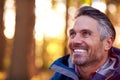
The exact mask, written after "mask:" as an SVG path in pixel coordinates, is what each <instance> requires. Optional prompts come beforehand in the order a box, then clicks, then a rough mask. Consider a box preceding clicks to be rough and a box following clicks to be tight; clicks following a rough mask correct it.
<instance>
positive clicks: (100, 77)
mask: <svg viewBox="0 0 120 80" xmlns="http://www.w3.org/2000/svg"><path fill="white" fill-rule="evenodd" d="M110 55H114V57H116V58H117V61H116V63H117V64H115V65H116V68H115V69H114V70H108V71H107V75H106V74H105V75H104V74H103V73H104V72H102V74H100V73H99V72H98V73H97V72H96V74H95V75H94V76H92V77H91V79H90V80H120V49H118V48H115V47H112V48H111V50H110ZM50 69H52V70H54V71H55V72H54V75H53V76H52V77H51V78H50V80H82V79H80V78H79V77H78V75H77V73H76V72H75V69H74V65H73V64H72V62H71V58H70V55H66V56H63V57H61V58H59V59H57V60H56V61H55V62H53V64H51V66H50ZM111 71H112V75H111ZM108 75H111V76H108Z"/></svg>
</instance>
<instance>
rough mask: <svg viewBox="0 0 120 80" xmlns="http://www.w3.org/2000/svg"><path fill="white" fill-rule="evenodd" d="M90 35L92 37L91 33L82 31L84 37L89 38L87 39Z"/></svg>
mask: <svg viewBox="0 0 120 80" xmlns="http://www.w3.org/2000/svg"><path fill="white" fill-rule="evenodd" d="M90 35H91V32H90V31H87V30H85V31H82V37H84V38H87V37H89V36H90Z"/></svg>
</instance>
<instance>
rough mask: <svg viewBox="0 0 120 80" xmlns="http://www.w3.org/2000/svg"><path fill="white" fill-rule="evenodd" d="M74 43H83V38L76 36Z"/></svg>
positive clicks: (72, 40)
mask: <svg viewBox="0 0 120 80" xmlns="http://www.w3.org/2000/svg"><path fill="white" fill-rule="evenodd" d="M71 42H72V43H79V44H81V43H83V38H82V37H80V35H79V34H76V35H75V37H74V38H72V39H71Z"/></svg>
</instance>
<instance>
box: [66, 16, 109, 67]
mask: <svg viewBox="0 0 120 80" xmlns="http://www.w3.org/2000/svg"><path fill="white" fill-rule="evenodd" d="M98 25H99V24H98V22H97V21H96V20H95V19H93V18H91V17H88V16H80V17H78V18H77V19H76V22H75V24H74V26H73V28H72V29H70V31H69V35H70V39H69V41H68V46H69V49H70V55H71V58H72V62H73V63H74V64H76V65H81V66H82V65H89V64H93V63H96V62H100V61H101V60H105V58H106V57H107V56H108V54H107V53H108V52H107V50H106V45H105V44H106V40H103V41H100V33H99V31H98V29H97V26H98Z"/></svg>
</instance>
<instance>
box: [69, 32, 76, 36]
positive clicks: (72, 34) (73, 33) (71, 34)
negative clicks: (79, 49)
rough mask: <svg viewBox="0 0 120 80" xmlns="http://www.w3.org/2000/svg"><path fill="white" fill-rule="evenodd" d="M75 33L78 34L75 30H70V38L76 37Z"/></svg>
mask: <svg viewBox="0 0 120 80" xmlns="http://www.w3.org/2000/svg"><path fill="white" fill-rule="evenodd" d="M75 35H76V33H75V31H73V30H70V32H69V36H70V38H74V37H75Z"/></svg>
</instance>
